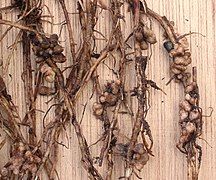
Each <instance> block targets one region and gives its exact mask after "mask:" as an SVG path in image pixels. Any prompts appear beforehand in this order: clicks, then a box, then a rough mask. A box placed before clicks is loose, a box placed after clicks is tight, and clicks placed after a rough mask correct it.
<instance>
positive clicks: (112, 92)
mask: <svg viewBox="0 0 216 180" xmlns="http://www.w3.org/2000/svg"><path fill="white" fill-rule="evenodd" d="M120 87H121V81H120V80H115V81H111V82H108V83H107V84H106V85H105V91H104V92H103V94H102V95H100V97H99V102H95V103H94V104H93V113H94V115H95V116H96V117H97V118H98V119H100V118H101V117H102V115H103V112H104V110H105V108H106V107H111V106H115V105H116V103H117V101H118V99H119V92H120Z"/></svg>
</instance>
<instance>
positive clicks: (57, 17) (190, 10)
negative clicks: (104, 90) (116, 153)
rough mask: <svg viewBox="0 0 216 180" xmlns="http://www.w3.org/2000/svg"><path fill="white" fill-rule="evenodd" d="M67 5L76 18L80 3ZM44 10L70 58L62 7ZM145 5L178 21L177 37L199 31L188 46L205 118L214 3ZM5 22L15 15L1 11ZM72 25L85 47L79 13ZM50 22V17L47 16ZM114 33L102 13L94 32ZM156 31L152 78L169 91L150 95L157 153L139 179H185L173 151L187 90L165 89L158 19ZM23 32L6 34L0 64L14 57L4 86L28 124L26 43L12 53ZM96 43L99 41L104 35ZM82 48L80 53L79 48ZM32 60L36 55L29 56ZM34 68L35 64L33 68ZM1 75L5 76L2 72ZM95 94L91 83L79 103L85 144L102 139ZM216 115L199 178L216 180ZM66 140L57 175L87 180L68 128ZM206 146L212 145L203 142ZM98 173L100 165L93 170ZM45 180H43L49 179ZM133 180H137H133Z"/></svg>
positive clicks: (207, 130) (130, 75) (214, 87)
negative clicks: (96, 117)
mask: <svg viewBox="0 0 216 180" xmlns="http://www.w3.org/2000/svg"><path fill="white" fill-rule="evenodd" d="M66 2H67V8H68V12H70V13H74V12H76V1H69V0H66ZM9 4H10V0H1V1H0V7H4V6H7V5H9ZM44 4H45V5H46V6H48V7H49V10H50V12H51V15H53V16H54V18H53V21H54V23H56V24H57V25H53V26H52V25H51V24H50V23H47V22H44V27H45V28H44V29H45V31H46V32H47V33H54V32H55V33H57V34H59V33H60V30H61V28H62V32H61V38H60V40H61V44H62V45H63V46H64V47H65V52H64V53H65V54H66V56H67V57H68V59H70V57H71V55H70V53H69V51H70V49H69V42H68V38H67V37H68V35H67V29H66V26H64V25H63V26H61V25H58V23H61V22H63V21H64V15H63V13H62V9H61V7H60V5H59V4H58V2H57V1H54V0H44ZM46 6H44V7H43V11H44V15H48V14H49V12H48V9H47V7H46ZM148 6H149V7H150V8H152V9H153V10H154V11H156V12H158V13H159V14H161V15H165V16H166V17H167V18H168V19H169V20H172V21H174V22H175V25H176V28H177V29H178V32H179V33H181V34H184V33H188V32H196V33H197V34H192V35H190V36H188V39H189V40H190V50H191V52H192V59H193V62H192V66H197V70H198V84H199V87H200V95H201V100H200V106H201V107H202V108H203V112H204V114H206V115H208V114H209V112H210V109H209V107H213V108H214V109H216V106H215V103H216V80H215V79H214V78H216V61H215V57H216V50H215V47H216V36H215V33H216V17H215V11H216V10H215V9H216V2H215V1H214V0H205V1H204V0H187V1H186V0H172V1H167V0H157V1H156V0H148ZM122 14H123V15H124V16H125V22H122V24H121V25H122V27H123V29H124V36H125V37H127V36H128V35H129V34H130V33H131V31H132V29H131V27H132V24H131V22H132V21H131V20H132V17H131V15H130V14H129V13H128V12H127V6H126V5H125V6H124V7H123V8H122ZM2 16H3V19H7V20H12V21H15V20H16V18H17V12H16V11H14V10H12V11H3V13H2ZM69 16H70V20H71V23H72V25H73V31H74V37H75V42H76V43H77V44H78V45H79V43H80V36H81V35H80V25H79V20H78V15H77V14H70V15H69ZM44 19H46V20H51V18H46V17H45V18H44ZM6 28H7V26H2V25H0V35H2V34H3V32H5V30H6ZM110 28H111V19H110V17H109V16H108V13H107V12H106V11H103V12H101V13H100V15H99V21H98V24H97V30H99V31H101V32H102V33H103V34H104V35H105V36H106V37H108V35H109V33H110ZM153 28H154V31H155V33H156V35H157V38H158V42H160V43H157V44H156V45H154V46H153V47H152V53H153V55H152V58H151V60H150V62H149V66H148V77H149V78H150V79H152V80H154V81H155V82H156V83H157V84H158V85H159V86H160V87H161V88H162V89H163V90H164V91H165V92H166V94H167V95H164V94H163V93H161V92H159V91H156V90H151V91H150V93H151V95H150V101H151V109H150V111H149V114H148V117H147V119H148V122H149V124H150V126H151V130H152V133H153V137H154V147H153V153H154V155H155V156H154V157H151V158H150V160H149V162H148V163H147V165H146V166H145V167H144V169H143V170H142V172H141V173H139V176H140V177H142V178H143V179H144V180H147V179H148V180H174V179H175V180H178V179H179V180H182V179H187V174H186V173H187V164H186V158H185V156H184V155H183V154H181V153H180V152H179V151H178V150H177V149H176V147H175V144H176V142H177V140H178V137H179V133H180V132H179V126H178V110H179V108H178V103H179V100H180V99H181V98H182V97H183V89H182V88H181V87H180V86H179V85H178V84H175V83H174V82H172V83H171V84H170V85H168V86H166V85H165V84H166V82H167V81H168V80H169V78H170V75H169V61H168V56H167V53H166V52H165V50H164V48H163V47H162V41H163V37H162V34H163V30H162V28H161V27H159V25H157V24H156V23H155V22H154V21H153ZM18 32H19V30H18V29H15V28H13V29H12V30H11V31H10V32H8V35H7V36H6V37H5V38H4V40H3V41H2V42H0V61H1V62H3V64H4V65H5V64H6V63H7V62H8V59H9V58H8V57H9V56H10V55H11V58H10V64H9V66H8V71H7V75H6V76H5V80H6V82H7V87H8V88H9V93H10V94H11V95H12V98H13V99H14V103H15V104H16V106H17V107H18V110H19V112H20V115H21V117H22V118H23V116H24V112H25V108H26V107H25V103H24V102H25V98H24V90H23V82H22V79H21V75H22V73H23V65H22V47H21V44H18V45H17V49H16V50H15V51H14V52H13V54H11V50H10V49H9V48H8V47H9V46H10V45H12V44H13V42H14V41H15V38H16V36H17V34H18ZM96 36H97V37H99V38H101V37H100V35H99V34H96ZM78 45H77V48H78V47H79V46H78ZM104 45H105V43H104V42H103V41H99V43H97V51H98V52H100V50H101V49H102V48H103V47H104ZM32 59H33V60H34V56H33V55H32ZM105 63H106V64H107V66H112V65H113V64H114V62H113V61H112V60H110V59H107V60H106V61H105ZM69 65H71V61H70V60H68V61H67V63H65V64H63V65H62V68H63V67H66V66H69ZM34 66H36V64H34ZM107 66H106V65H101V66H99V67H98V73H99V78H100V81H101V82H102V83H103V82H104V83H105V82H106V81H107V80H109V79H112V78H114V75H113V74H112V71H110V70H109V68H107ZM2 73H3V70H2ZM134 78H135V76H134V64H133V63H131V65H129V67H128V68H127V82H128V83H127V85H128V88H127V90H130V88H131V87H133V86H134V85H135V84H134ZM91 92H92V85H91V83H89V84H88V87H87V88H86V89H85V90H84V91H83V93H82V95H81V97H80V98H79V101H78V103H77V113H78V120H80V119H81V117H82V112H83V109H84V106H83V105H84V104H85V103H86V102H87V107H86V110H85V114H84V116H83V120H82V130H83V132H84V134H85V135H86V137H87V140H88V143H89V144H92V143H94V142H95V141H97V139H98V138H99V137H100V134H101V133H102V132H103V129H102V122H100V121H98V120H96V119H95V117H94V116H93V114H92V108H91V107H92V104H93V103H94V102H95V98H93V99H91V100H89V97H90V96H91ZM49 99H50V98H47V97H41V98H40V99H39V100H38V101H37V109H38V110H43V111H46V110H47V109H48V108H49V107H50V105H51V104H46V103H45V101H48V100H49ZM130 103H131V105H132V107H133V108H136V104H134V102H133V101H132V102H130ZM43 116H44V113H41V112H37V124H38V128H37V134H38V135H40V134H41V130H42V117H43ZM52 117H53V113H52V111H51V113H49V115H48V118H47V121H49V120H51V118H52ZM215 118H216V115H215V112H213V114H212V116H211V117H209V118H204V129H203V135H202V139H200V140H199V144H201V145H202V147H203V161H202V165H201V170H200V174H199V178H200V180H210V179H216V155H215V154H216V153H215V148H216V142H215V141H216V121H215ZM131 123H132V122H131V120H130V118H128V117H126V116H121V117H120V120H119V124H120V126H121V127H122V129H124V132H125V134H126V136H129V135H130V133H131ZM0 139H4V133H1V135H0ZM61 141H62V143H64V144H65V145H66V146H67V148H66V147H63V146H60V150H59V157H58V158H59V160H58V164H57V171H58V173H59V176H60V179H61V180H71V179H73V180H84V179H87V174H86V172H85V171H84V169H83V168H82V164H81V162H80V159H81V155H80V152H79V148H78V143H77V139H76V135H75V133H74V129H73V127H69V128H68V129H67V131H66V133H65V134H62V135H61ZM206 141H207V142H208V143H206ZM100 147H101V143H98V144H97V145H96V146H93V147H92V148H91V152H92V154H93V156H95V157H96V156H98V154H99V152H100ZM7 148H9V145H8V144H6V145H5V146H4V147H3V149H2V150H1V151H0V167H2V166H3V165H4V164H5V162H6V161H7V157H8V155H9V154H8V152H7ZM115 163H116V164H115V172H114V176H113V179H118V177H119V176H122V175H123V174H124V172H123V164H122V163H121V161H120V159H119V158H116V159H115ZM96 167H97V165H96ZM99 170H100V172H101V173H102V174H103V175H104V174H105V173H106V167H105V166H104V167H102V168H99ZM46 178H47V177H46V176H45V175H44V177H43V178H42V179H46ZM134 179H136V178H134Z"/></svg>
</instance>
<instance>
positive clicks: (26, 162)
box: [0, 142, 41, 179]
mask: <svg viewBox="0 0 216 180" xmlns="http://www.w3.org/2000/svg"><path fill="white" fill-rule="evenodd" d="M40 163H41V158H40V157H39V156H37V155H36V154H33V153H32V151H31V150H30V148H29V147H28V146H26V145H24V144H23V143H21V142H20V143H17V144H15V145H14V150H13V151H12V153H11V158H10V161H9V162H8V163H7V164H6V165H5V166H4V167H3V168H2V169H1V172H0V179H8V178H9V177H11V174H14V175H19V176H23V175H24V174H27V173H28V172H29V173H31V174H35V173H36V172H37V170H38V167H39V164H40Z"/></svg>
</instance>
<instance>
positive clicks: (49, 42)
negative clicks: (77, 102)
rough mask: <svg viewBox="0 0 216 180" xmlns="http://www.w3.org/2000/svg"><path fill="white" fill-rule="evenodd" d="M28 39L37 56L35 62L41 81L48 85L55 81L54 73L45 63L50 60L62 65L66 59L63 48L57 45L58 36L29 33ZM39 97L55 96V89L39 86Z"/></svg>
mask: <svg viewBox="0 0 216 180" xmlns="http://www.w3.org/2000/svg"><path fill="white" fill-rule="evenodd" d="M29 38H30V39H31V44H32V45H33V51H34V53H35V55H36V56H37V60H36V62H37V63H38V64H39V70H40V72H41V73H42V76H43V80H45V81H46V82H48V83H53V82H54V81H55V76H56V72H55V71H54V70H53V69H52V68H51V67H50V66H49V65H48V64H47V63H46V60H48V59H50V60H51V61H52V62H53V63H64V62H65V61H66V57H65V56H64V54H63V51H64V48H63V47H62V46H61V45H59V43H58V39H59V37H58V35H57V34H52V35H50V37H49V38H48V37H46V36H39V35H36V34H35V33H30V34H29ZM39 94H40V95H52V94H55V89H54V88H51V87H47V86H40V88H39Z"/></svg>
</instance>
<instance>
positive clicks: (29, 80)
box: [22, 32, 36, 145]
mask: <svg viewBox="0 0 216 180" xmlns="http://www.w3.org/2000/svg"><path fill="white" fill-rule="evenodd" d="M22 42H23V76H22V78H23V81H24V88H25V89H26V91H25V93H26V94H25V98H26V100H25V101H26V106H27V107H26V109H27V112H28V113H27V114H26V117H27V121H28V122H29V128H30V129H29V142H30V144H32V145H33V144H35V143H36V112H35V109H36V102H35V101H34V92H33V87H32V86H33V77H32V65H31V57H30V56H31V55H30V53H31V49H30V40H29V38H28V36H27V33H26V32H23V36H22Z"/></svg>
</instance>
